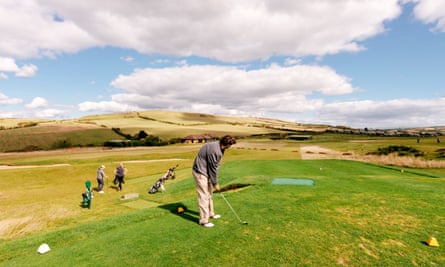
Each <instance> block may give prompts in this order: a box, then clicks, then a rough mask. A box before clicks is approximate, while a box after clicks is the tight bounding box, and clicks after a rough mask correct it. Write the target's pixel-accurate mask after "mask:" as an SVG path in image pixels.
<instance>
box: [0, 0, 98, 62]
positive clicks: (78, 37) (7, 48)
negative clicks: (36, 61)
mask: <svg viewBox="0 0 445 267" xmlns="http://www.w3.org/2000/svg"><path fill="white" fill-rule="evenodd" d="M44 2H45V1H39V0H25V1H15V0H2V1H1V3H0V32H1V33H2V40H7V41H3V42H0V51H1V52H0V56H7V57H14V58H31V57H39V56H54V55H57V54H59V53H63V52H65V53H72V52H77V51H79V50H81V49H85V48H88V47H92V46H93V45H98V44H99V43H98V42H97V41H95V40H94V38H92V37H91V35H90V34H89V33H88V32H86V31H85V30H83V29H81V28H80V27H79V26H78V25H76V23H75V22H73V21H72V20H70V19H69V18H65V20H64V21H60V19H55V18H56V17H57V15H58V10H57V6H49V5H46V4H45V3H44ZM36 29H37V31H36ZM37 33H38V34H37Z"/></svg>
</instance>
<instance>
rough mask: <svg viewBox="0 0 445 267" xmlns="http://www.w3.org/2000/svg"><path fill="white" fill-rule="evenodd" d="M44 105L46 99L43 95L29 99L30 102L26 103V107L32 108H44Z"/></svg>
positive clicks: (46, 102) (46, 103)
mask: <svg viewBox="0 0 445 267" xmlns="http://www.w3.org/2000/svg"><path fill="white" fill-rule="evenodd" d="M46 106H48V101H47V100H46V99H45V98H43V97H35V98H34V99H33V100H32V101H31V103H29V104H27V105H26V107H27V108H32V109H35V108H44V107H46Z"/></svg>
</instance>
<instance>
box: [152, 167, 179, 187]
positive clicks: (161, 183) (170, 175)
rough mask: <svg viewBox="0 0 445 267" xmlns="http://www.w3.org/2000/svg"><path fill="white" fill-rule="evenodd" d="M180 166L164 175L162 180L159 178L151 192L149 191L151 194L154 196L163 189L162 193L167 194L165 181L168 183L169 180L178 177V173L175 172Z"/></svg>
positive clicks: (172, 168)
mask: <svg viewBox="0 0 445 267" xmlns="http://www.w3.org/2000/svg"><path fill="white" fill-rule="evenodd" d="M178 166H179V165H178V164H177V165H176V166H175V167H171V168H170V169H168V171H167V172H166V173H165V174H164V176H162V177H161V178H159V179H158V180H157V181H156V183H155V184H154V185H153V186H152V187H151V188H150V190H149V191H148V193H149V194H154V193H156V192H158V191H159V188H161V190H162V192H165V187H164V184H165V181H167V180H168V179H172V180H173V179H175V177H176V173H175V170H176V168H178Z"/></svg>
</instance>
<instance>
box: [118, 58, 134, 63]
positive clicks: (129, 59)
mask: <svg viewBox="0 0 445 267" xmlns="http://www.w3.org/2000/svg"><path fill="white" fill-rule="evenodd" d="M120 59H121V60H122V61H125V62H127V63H130V62H133V61H134V57H131V56H125V57H121V58H120Z"/></svg>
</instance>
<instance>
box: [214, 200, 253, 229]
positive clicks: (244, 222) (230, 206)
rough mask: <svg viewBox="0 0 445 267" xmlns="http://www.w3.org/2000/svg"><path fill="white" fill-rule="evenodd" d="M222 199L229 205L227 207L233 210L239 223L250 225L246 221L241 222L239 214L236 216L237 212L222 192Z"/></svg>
mask: <svg viewBox="0 0 445 267" xmlns="http://www.w3.org/2000/svg"><path fill="white" fill-rule="evenodd" d="M220 194H221V196H222V198H223V199H224V201H225V202H226V203H227V206H229V208H230V209H231V210H232V212H233V214H235V216H236V218H237V219H238V221H239V222H240V223H241V224H244V225H247V224H248V223H247V222H246V221H241V219H240V217H239V216H238V214H236V212H235V210H234V209H233V208H232V205H230V203H229V201H227V199H226V197H225V196H224V195H223V193H222V192H220Z"/></svg>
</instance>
